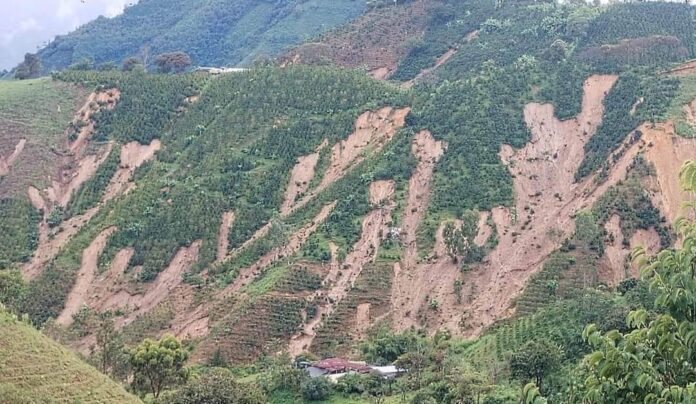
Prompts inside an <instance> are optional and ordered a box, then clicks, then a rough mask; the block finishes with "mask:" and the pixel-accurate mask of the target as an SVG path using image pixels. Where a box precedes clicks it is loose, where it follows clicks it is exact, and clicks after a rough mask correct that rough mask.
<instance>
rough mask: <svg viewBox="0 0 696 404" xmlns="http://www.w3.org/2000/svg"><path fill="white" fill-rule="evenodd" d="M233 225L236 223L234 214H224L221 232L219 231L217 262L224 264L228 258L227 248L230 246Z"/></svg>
mask: <svg viewBox="0 0 696 404" xmlns="http://www.w3.org/2000/svg"><path fill="white" fill-rule="evenodd" d="M232 223H234V212H225V213H223V214H222V220H221V222H220V230H218V240H217V255H216V262H222V261H223V260H224V259H225V257H226V256H227V247H228V245H229V240H228V236H229V234H230V228H231V227H232Z"/></svg>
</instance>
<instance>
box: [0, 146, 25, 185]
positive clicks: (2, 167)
mask: <svg viewBox="0 0 696 404" xmlns="http://www.w3.org/2000/svg"><path fill="white" fill-rule="evenodd" d="M26 144H27V139H20V141H19V142H18V143H17V145H16V146H15V148H14V151H12V154H10V155H9V156H7V157H5V158H3V157H2V156H0V177H4V176H6V175H7V174H8V173H9V172H10V167H12V163H14V161H15V160H16V159H17V157H19V154H20V153H22V150H24V145H26Z"/></svg>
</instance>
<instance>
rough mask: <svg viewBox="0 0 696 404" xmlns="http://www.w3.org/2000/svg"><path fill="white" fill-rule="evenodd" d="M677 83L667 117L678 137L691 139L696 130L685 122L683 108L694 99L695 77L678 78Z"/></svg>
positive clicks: (695, 96) (695, 94) (695, 90)
mask: <svg viewBox="0 0 696 404" xmlns="http://www.w3.org/2000/svg"><path fill="white" fill-rule="evenodd" d="M679 82H680V85H679V91H678V92H677V96H676V97H674V98H673V99H672V102H671V104H670V106H669V108H668V109H667V116H668V117H669V119H671V120H672V121H673V122H674V128H675V130H676V132H677V134H678V135H680V136H683V137H687V138H693V137H696V130H694V127H693V126H691V125H690V124H689V122H687V120H686V113H685V112H684V106H685V105H687V104H689V103H691V102H692V101H693V100H694V99H696V76H685V77H679Z"/></svg>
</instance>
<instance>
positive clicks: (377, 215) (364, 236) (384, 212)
mask: <svg viewBox="0 0 696 404" xmlns="http://www.w3.org/2000/svg"><path fill="white" fill-rule="evenodd" d="M393 190H394V183H393V182H391V181H379V184H378V185H374V183H373V184H371V186H370V191H371V192H370V196H371V198H370V199H371V200H372V201H373V203H384V202H385V201H386V200H387V199H389V200H390V202H389V203H385V204H384V206H383V207H378V208H376V209H374V210H373V211H371V212H370V213H368V214H367V215H366V216H365V217H364V218H363V223H362V232H361V236H360V240H358V241H357V242H356V243H355V245H354V246H353V248H352V250H351V251H350V252H349V253H348V255H347V256H346V259H345V261H344V262H343V264H342V265H339V263H338V262H337V261H336V258H335V257H336V246H335V245H332V246H331V250H332V265H331V270H330V271H329V274H328V275H327V277H326V278H325V279H324V282H323V283H324V286H325V287H324V288H323V289H320V290H319V291H317V292H315V293H314V294H313V295H312V296H311V297H310V300H311V301H314V302H317V314H316V316H315V317H314V318H313V319H311V320H310V321H309V322H307V323H306V324H305V326H304V328H303V329H302V331H301V332H300V333H298V334H296V335H294V336H293V337H292V338H291V339H290V344H289V346H288V352H289V353H290V354H291V355H293V356H297V355H299V354H300V353H302V352H303V351H306V350H307V349H308V348H309V347H310V346H311V345H312V342H313V341H314V337H315V336H316V331H317V330H318V329H319V327H320V326H321V322H322V320H323V319H325V318H328V317H329V316H330V315H331V314H332V313H333V312H334V310H335V308H336V307H337V306H338V304H339V303H340V302H341V301H342V300H343V299H344V298H345V297H346V295H347V294H348V292H349V291H350V289H351V287H352V286H353V285H354V284H355V281H356V279H357V278H358V276H359V275H360V273H361V272H362V269H363V267H364V266H365V264H367V263H369V262H374V260H375V258H376V257H377V250H378V249H379V245H380V243H381V241H382V238H383V237H384V235H385V234H386V233H387V230H388V225H389V223H390V222H391V213H392V211H393V209H394V206H395V205H394V203H393V202H392V201H391V198H392V196H393ZM383 191H384V192H383ZM382 196H384V198H382ZM374 201H378V202H374ZM305 316H306V314H305ZM368 322H369V320H368Z"/></svg>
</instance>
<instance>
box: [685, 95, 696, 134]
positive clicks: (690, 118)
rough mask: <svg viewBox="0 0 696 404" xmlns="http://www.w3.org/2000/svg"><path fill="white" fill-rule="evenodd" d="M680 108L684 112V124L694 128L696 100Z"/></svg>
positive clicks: (695, 125)
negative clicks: (686, 123)
mask: <svg viewBox="0 0 696 404" xmlns="http://www.w3.org/2000/svg"><path fill="white" fill-rule="evenodd" d="M682 108H683V110H684V115H685V116H686V122H688V123H689V125H691V126H692V127H695V128H696V100H693V101H691V102H690V103H689V104H687V105H684V107H682Z"/></svg>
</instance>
